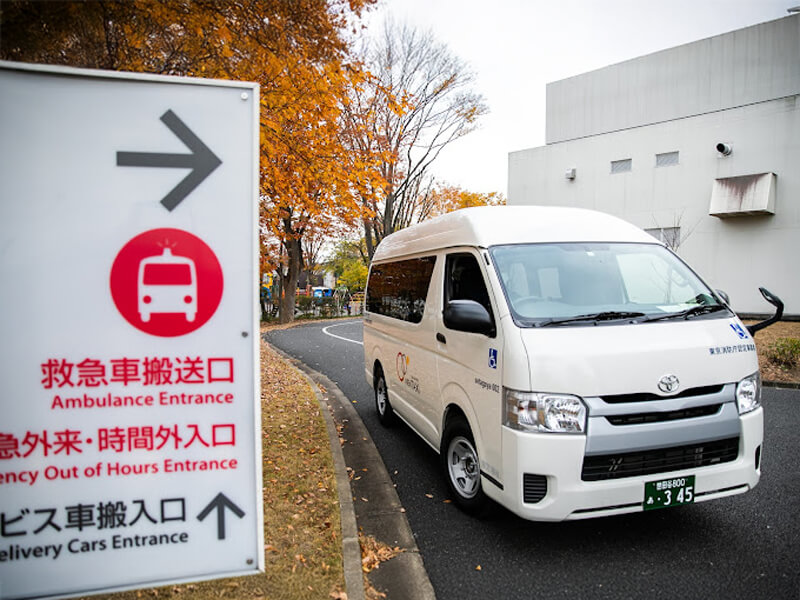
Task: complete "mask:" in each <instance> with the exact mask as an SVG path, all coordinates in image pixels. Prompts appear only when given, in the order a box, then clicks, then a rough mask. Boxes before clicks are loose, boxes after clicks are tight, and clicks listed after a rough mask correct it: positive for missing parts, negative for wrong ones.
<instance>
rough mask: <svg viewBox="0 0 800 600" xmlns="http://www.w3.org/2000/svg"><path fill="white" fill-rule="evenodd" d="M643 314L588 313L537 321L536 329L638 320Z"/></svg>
mask: <svg viewBox="0 0 800 600" xmlns="http://www.w3.org/2000/svg"><path fill="white" fill-rule="evenodd" d="M644 316H645V314H644V313H641V312H625V311H605V312H597V313H590V314H588V315H577V316H574V317H564V318H563V319H545V320H544V321H539V322H538V323H537V324H536V327H547V326H549V325H564V324H567V323H580V322H582V321H594V322H597V321H616V320H618V319H638V318H639V317H644Z"/></svg>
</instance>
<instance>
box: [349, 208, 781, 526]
mask: <svg viewBox="0 0 800 600" xmlns="http://www.w3.org/2000/svg"><path fill="white" fill-rule="evenodd" d="M763 293H764V294H765V298H768V299H769V300H770V301H771V302H773V303H775V304H776V306H777V305H778V304H780V301H779V300H777V299H776V298H774V297H773V296H771V295H770V294H769V293H768V292H766V291H763ZM366 302H367V305H366V310H367V312H366V315H365V318H364V353H365V368H366V376H367V380H368V381H369V383H370V384H371V385H373V386H374V390H375V400H376V407H377V410H378V415H379V417H380V420H381V422H382V423H384V424H389V423H391V422H392V421H393V420H394V419H395V418H396V417H399V418H401V419H402V420H403V421H405V422H406V423H407V424H408V425H409V426H410V427H411V428H412V429H414V431H416V432H417V433H418V434H419V435H420V436H421V437H422V438H423V439H424V440H425V441H426V442H428V443H429V444H430V445H431V446H432V447H433V448H435V449H436V450H437V451H438V452H440V455H441V457H442V464H443V469H444V472H445V474H446V479H447V482H448V484H449V486H450V489H451V491H452V493H453V495H454V497H455V499H456V501H457V502H458V504H459V505H460V506H461V507H462V508H464V509H466V510H470V511H478V510H480V509H482V508H483V507H484V505H485V503H486V497H489V498H492V499H494V500H496V501H497V502H499V503H500V504H502V505H504V506H506V507H508V508H509V509H510V510H512V511H514V512H515V513H516V514H518V515H520V516H522V517H524V518H528V519H537V520H563V519H579V518H587V517H594V516H604V515H612V514H620V513H626V512H636V511H641V510H648V509H653V508H664V507H669V506H675V505H679V504H687V503H691V502H700V501H704V500H712V499H715V498H721V497H724V496H730V495H733V494H738V493H742V492H746V491H747V490H749V489H751V488H753V487H754V486H755V485H756V484H757V483H758V480H759V476H760V459H761V444H762V436H763V409H762V408H761V406H760V377H759V373H758V360H757V355H756V349H755V345H754V342H753V339H752V336H751V334H752V331H748V329H747V328H745V327H744V326H743V325H742V323H741V322H740V321H739V319H738V318H737V317H736V315H734V314H733V312H732V311H731V310H730V308H729V307H728V306H727V304H726V302H725V300H723V298H722V297H721V295H720V294H719V293H715V292H714V291H712V290H711V289H710V288H709V287H708V286H707V285H706V284H705V283H704V282H703V281H702V280H700V278H699V277H698V276H697V275H696V274H695V273H694V272H693V271H692V270H691V269H689V268H688V267H687V266H686V265H685V264H684V263H683V262H682V261H681V260H680V259H679V258H677V257H676V256H675V255H674V254H673V253H672V252H670V251H669V250H668V249H667V248H665V247H664V245H663V244H661V243H659V242H657V241H656V240H654V239H653V238H652V237H651V236H649V235H648V234H646V233H644V232H643V231H641V230H640V229H638V228H636V227H634V226H632V225H630V224H628V223H626V222H624V221H622V220H620V219H617V218H615V217H611V216H609V215H605V214H601V213H596V212H593V211H586V210H581V209H568V208H544V207H491V208H486V207H484V208H474V209H464V210H459V211H456V212H455V213H451V214H448V215H445V216H443V217H439V218H438V219H434V220H432V221H429V222H426V223H423V224H421V225H418V226H415V227H412V228H409V229H405V230H402V231H400V232H398V233H395V234H393V235H391V236H388V237H387V238H386V239H384V240H383V241H382V242H381V244H380V246H379V247H378V249H377V251H376V253H375V257H374V260H373V263H372V266H371V268H370V275H369V282H368V285H367V301H366ZM780 309H782V306H781V307H780V308H779V311H780ZM769 322H772V320H770V321H769ZM769 322H765V323H764V324H759V325H761V326H765V325H766V324H768V323H769ZM754 327H755V328H758V327H759V326H754ZM751 329H753V327H751Z"/></svg>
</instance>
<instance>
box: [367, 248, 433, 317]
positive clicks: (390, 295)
mask: <svg viewBox="0 0 800 600" xmlns="http://www.w3.org/2000/svg"><path fill="white" fill-rule="evenodd" d="M435 263H436V257H434V256H426V257H425V258H412V259H410V260H401V261H397V262H392V263H384V264H380V265H373V266H372V271H371V272H370V276H369V283H367V310H368V311H369V312H372V313H377V314H379V315H386V316H387V317H393V318H395V319H401V320H403V321H409V322H411V323H419V322H420V321H422V314H423V313H424V312H425V298H427V296H428V287H429V286H430V283H431V275H432V274H433V265H434V264H435Z"/></svg>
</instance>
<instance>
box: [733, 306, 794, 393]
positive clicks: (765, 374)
mask: <svg viewBox="0 0 800 600" xmlns="http://www.w3.org/2000/svg"><path fill="white" fill-rule="evenodd" d="M745 322H746V323H747V324H751V323H755V322H756V321H745ZM783 338H800V322H797V321H778V322H777V323H775V324H774V325H770V326H769V327H767V328H766V329H762V330H761V331H759V332H757V333H756V335H755V340H756V349H757V350H758V365H759V367H760V369H761V377H762V378H763V379H764V380H765V381H780V382H782V383H800V365H797V364H796V363H795V364H794V366H792V365H785V364H781V363H780V362H778V361H774V360H772V359H771V358H770V352H771V351H772V349H773V348H775V346H776V345H778V344H780V342H779V340H781V339H783Z"/></svg>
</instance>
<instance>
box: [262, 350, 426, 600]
mask: <svg viewBox="0 0 800 600" xmlns="http://www.w3.org/2000/svg"><path fill="white" fill-rule="evenodd" d="M262 339H264V338H263V336H262ZM264 341H265V343H267V344H269V342H267V341H266V340H264ZM269 345H270V348H271V349H272V350H274V351H275V352H276V353H277V354H278V355H280V356H281V357H283V358H284V359H285V360H287V361H289V362H290V363H291V364H292V365H294V366H295V367H296V368H297V369H298V370H299V371H300V372H302V373H303V375H304V376H305V377H306V378H307V379H308V380H309V381H310V383H311V384H312V385H311V387H312V388H313V389H314V393H315V394H316V395H317V399H318V400H319V402H320V405H321V407H322V408H323V410H322V413H323V415H324V417H325V423H326V426H327V428H328V435H329V437H330V444H331V454H332V455H333V462H334V468H335V470H336V485H337V490H338V493H339V506H340V509H341V521H342V554H343V561H344V575H345V586H346V588H347V594H348V600H364V598H365V593H364V585H363V579H362V577H363V573H362V570H361V546H360V544H359V541H358V532H359V530H360V531H361V532H363V533H364V534H365V535H370V536H372V537H374V538H375V539H376V540H378V541H379V542H382V543H384V544H386V545H388V546H390V547H393V548H394V547H400V548H402V549H403V551H402V552H401V553H399V554H397V555H396V556H395V557H394V558H391V559H389V560H388V561H386V562H383V563H381V565H380V567H379V568H376V569H375V570H373V571H371V572H370V573H369V574H368V575H367V578H368V580H369V582H370V583H371V584H372V585H373V586H374V587H376V588H377V589H379V590H380V591H381V592H383V593H385V594H386V597H387V598H388V599H390V600H391V599H392V598H395V599H400V598H409V599H410V598H413V599H414V600H435V598H436V594H435V593H434V591H433V585H431V582H430V579H429V578H428V573H427V571H426V570H425V565H424V564H423V561H422V555H421V554H420V552H419V548H418V547H417V543H416V540H415V539H414V534H413V532H412V531H411V527H410V525H409V523H408V519H407V518H406V515H405V509H404V508H403V506H402V504H401V503H400V499H399V497H398V496H397V491H396V490H395V488H394V483H393V482H392V480H391V477H389V472H388V471H387V470H386V466H385V465H384V463H383V459H382V458H381V456H380V454H379V453H378V450H377V448H376V447H375V444H374V443H373V442H372V438H371V437H370V435H369V432H368V431H367V428H366V427H365V426H364V423H363V422H362V421H361V417H359V416H358V413H357V412H356V410H355V408H353V405H352V402H351V401H350V400H349V399H348V398H347V396H345V395H344V394H343V393H342V391H341V390H340V389H339V387H338V386H337V385H336V384H335V383H334V382H333V381H331V380H330V379H328V377H327V376H325V375H323V374H322V373H319V372H317V371H315V370H313V369H311V368H310V367H308V366H307V365H305V364H304V363H302V362H301V361H299V360H297V359H296V358H293V357H292V356H289V355H288V354H286V353H285V352H283V351H282V350H280V349H279V348H276V347H275V346H272V345H271V344H269ZM320 388H321V389H320ZM326 409H327V410H326ZM337 423H338V424H339V426H340V427H341V429H342V437H341V438H340V437H339V432H338V431H337V429H336V424H337ZM340 439H343V440H344V444H342V443H341V442H340ZM348 462H349V463H350V464H349V466H348V464H347V463H348ZM348 471H352V472H353V473H354V474H355V473H358V476H357V477H356V478H354V479H353V481H351V480H350V476H349V473H348ZM355 498H360V501H358V500H355V501H354V499H355Z"/></svg>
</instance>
